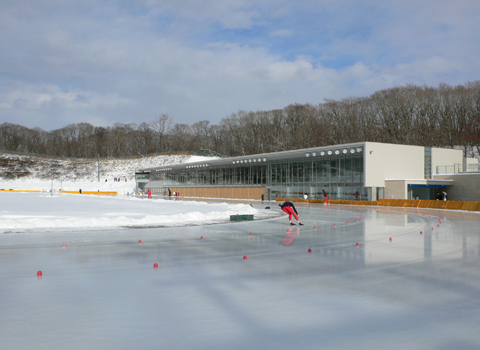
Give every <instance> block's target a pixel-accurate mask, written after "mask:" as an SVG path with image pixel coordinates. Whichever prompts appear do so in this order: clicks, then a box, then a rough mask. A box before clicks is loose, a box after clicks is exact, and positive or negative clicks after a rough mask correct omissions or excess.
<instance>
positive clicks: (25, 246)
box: [0, 202, 480, 349]
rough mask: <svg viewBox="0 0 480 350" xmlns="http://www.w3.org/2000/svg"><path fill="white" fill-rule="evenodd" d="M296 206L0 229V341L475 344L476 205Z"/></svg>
mask: <svg viewBox="0 0 480 350" xmlns="http://www.w3.org/2000/svg"><path fill="white" fill-rule="evenodd" d="M2 206H3V202H2ZM254 206H255V207H256V208H259V207H260V205H259V204H258V203H254ZM272 207H273V206H272ZM298 209H299V212H300V215H301V219H302V221H303V222H304V223H305V226H302V227H299V226H293V227H290V226H289V225H288V219H287V218H286V217H285V216H283V217H281V218H275V219H269V220H263V221H253V222H242V223H225V224H218V225H206V226H192V227H163V228H142V229H122V230H117V229H112V230H105V231H90V230H84V231H77V232H63V231H61V230H60V231H59V230H53V231H52V232H42V233H34V232H29V233H5V234H1V235H0V277H1V280H0V283H1V284H0V349H86V348H90V349H478V348H480V335H479V334H480V322H479V321H480V320H479V318H480V264H479V263H480V241H479V238H478V236H479V231H480V230H479V228H478V227H479V221H480V216H479V215H478V214H474V213H464V212H454V211H440V210H416V209H410V210H407V209H396V208H395V209H393V210H392V208H375V207H371V208H367V207H352V208H350V207H349V206H329V207H328V208H325V207H324V206H314V205H310V206H301V205H299V206H298ZM2 210H3V208H2ZM357 213H358V214H357ZM362 215H363V216H362ZM357 219H358V222H357ZM440 221H441V222H442V223H441V224H440ZM348 222H350V224H348ZM334 224H336V227H334ZM438 225H440V226H438ZM315 227H316V229H315ZM432 228H434V230H432ZM420 231H422V234H420ZM250 233H252V235H250ZM201 236H203V239H200V237H201ZM390 238H392V240H391V241H390ZM139 240H142V243H141V244H139V242H138V241H139ZM63 243H66V246H65V248H62V244H63ZM356 243H359V246H358V247H357V245H356ZM309 248H310V249H311V250H312V252H311V253H308V249H309ZM244 256H247V260H244V259H243V257H244ZM155 263H157V264H158V269H154V267H153V266H154V264H155ZM39 270H41V271H42V272H43V277H42V278H41V279H38V278H37V271H39Z"/></svg>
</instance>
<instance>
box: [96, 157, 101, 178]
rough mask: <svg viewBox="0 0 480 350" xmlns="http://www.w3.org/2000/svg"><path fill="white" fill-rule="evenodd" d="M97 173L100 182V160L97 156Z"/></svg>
mask: <svg viewBox="0 0 480 350" xmlns="http://www.w3.org/2000/svg"><path fill="white" fill-rule="evenodd" d="M97 173H98V182H100V158H99V156H98V154H97Z"/></svg>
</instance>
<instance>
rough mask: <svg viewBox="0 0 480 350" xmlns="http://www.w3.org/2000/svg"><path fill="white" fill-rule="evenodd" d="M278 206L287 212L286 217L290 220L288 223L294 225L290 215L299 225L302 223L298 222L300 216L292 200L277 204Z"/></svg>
mask: <svg viewBox="0 0 480 350" xmlns="http://www.w3.org/2000/svg"><path fill="white" fill-rule="evenodd" d="M279 206H280V208H282V210H283V211H284V212H285V213H287V214H288V219H289V220H290V225H295V224H294V223H293V221H292V215H293V216H294V217H295V219H297V221H298V224H299V225H303V224H302V223H301V222H300V218H299V216H298V212H297V209H295V206H294V205H293V203H292V202H284V203H283V204H279Z"/></svg>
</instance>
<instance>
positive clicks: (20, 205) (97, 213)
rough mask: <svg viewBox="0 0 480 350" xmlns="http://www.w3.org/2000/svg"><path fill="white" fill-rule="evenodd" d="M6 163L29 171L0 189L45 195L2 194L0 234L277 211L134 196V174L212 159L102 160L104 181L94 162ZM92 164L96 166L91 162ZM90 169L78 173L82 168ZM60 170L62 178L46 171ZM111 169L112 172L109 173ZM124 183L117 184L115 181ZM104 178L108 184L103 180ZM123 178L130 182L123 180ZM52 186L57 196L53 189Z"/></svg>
mask: <svg viewBox="0 0 480 350" xmlns="http://www.w3.org/2000/svg"><path fill="white" fill-rule="evenodd" d="M0 159H1V160H2V161H3V164H4V165H5V167H6V166H8V167H9V169H6V170H5V171H6V172H8V171H11V170H12V168H19V167H21V169H17V172H19V171H24V172H28V173H29V175H28V176H23V177H21V178H18V179H0V189H5V190H10V189H13V190H36V191H43V192H42V193H22V192H18V193H10V192H0V232H3V233H5V232H10V233H12V232H17V233H18V232H49V231H51V232H54V231H63V232H65V231H66V232H72V231H79V230H83V229H89V230H113V229H119V228H132V227H135V228H140V227H172V226H189V225H208V224H214V223H222V222H227V221H229V219H230V215H236V214H249V215H254V217H255V219H265V218H269V217H272V216H276V215H278V213H275V212H272V211H270V210H265V209H261V208H253V207H252V206H250V205H247V204H241V203H234V204H232V203H207V202H204V201H183V200H174V199H168V197H154V198H153V199H147V198H146V197H144V196H135V195H134V194H133V192H134V190H135V181H134V178H135V170H136V169H139V168H141V167H154V166H161V165H166V164H176V163H180V162H197V161H205V160H209V159H212V158H211V157H199V156H185V155H171V156H156V157H148V158H139V159H123V160H120V159H117V160H108V161H102V166H101V168H103V169H105V171H103V172H101V181H98V168H97V167H96V165H95V161H82V160H57V159H49V158H40V157H32V156H19V155H11V154H1V155H0ZM92 162H93V163H92ZM87 165H90V168H89V170H88V169H87V170H86V171H84V172H83V173H82V176H80V175H79V173H80V171H79V169H80V168H82V167H85V166H87ZM52 168H54V169H57V170H59V172H60V173H61V175H57V176H53V180H52V179H51V176H49V175H48V172H49V171H51V169H52ZM106 169H108V171H107V170H106ZM115 177H118V178H120V181H114V178H115ZM105 179H106V180H107V181H106V182H105ZM125 179H126V180H127V181H125ZM52 187H53V190H54V192H53V196H52V195H51V193H49V191H50V190H51V189H52ZM59 189H62V190H64V191H75V192H79V190H80V189H82V191H84V192H85V191H114V192H118V194H119V196H118V197H117V196H113V197H110V196H96V195H85V194H82V195H80V194H64V193H58V192H57V191H58V190H59Z"/></svg>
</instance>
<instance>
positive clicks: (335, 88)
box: [0, 0, 480, 129]
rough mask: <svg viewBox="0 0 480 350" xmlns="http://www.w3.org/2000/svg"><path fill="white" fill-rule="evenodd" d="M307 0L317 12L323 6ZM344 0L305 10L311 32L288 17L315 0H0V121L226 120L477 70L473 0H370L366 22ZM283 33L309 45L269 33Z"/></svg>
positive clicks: (467, 76)
mask: <svg viewBox="0 0 480 350" xmlns="http://www.w3.org/2000/svg"><path fill="white" fill-rule="evenodd" d="M307 3H308V4H309V6H311V7H310V8H307V10H309V12H313V9H315V6H317V7H318V8H320V5H319V3H318V2H307ZM347 3H348V4H349V5H351V6H350V7H353V9H351V10H347V11H346V10H345V9H346V8H349V7H348V6H347V4H346V3H345V2H344V3H342V4H340V5H335V4H336V3H335V2H328V1H327V2H321V3H320V4H321V6H323V7H322V11H323V12H322V14H324V12H325V11H327V10H330V11H331V12H328V13H327V12H325V16H327V15H328V16H330V15H333V17H332V18H326V19H323V18H315V21H314V22H308V21H310V20H311V19H310V18H309V17H308V16H306V17H305V19H303V17H302V20H305V21H306V22H307V23H306V24H307V25H306V27H307V28H308V29H309V30H310V28H311V30H312V33H310V32H309V31H308V30H307V31H305V29H302V28H301V27H300V26H295V25H292V23H295V21H298V18H300V17H299V16H300V15H302V14H304V13H302V11H303V10H305V9H306V8H305V7H302V6H307V5H305V4H304V3H289V2H288V1H281V2H280V3H279V4H278V6H277V5H275V2H273V1H272V2H270V1H261V2H259V3H258V5H257V2H254V1H220V0H215V1H211V2H206V3H199V2H197V1H193V0H190V1H186V2H178V1H176V2H173V1H172V2H166V1H158V2H157V1H149V2H147V4H148V6H149V7H147V8H138V6H133V5H130V7H129V8H122V7H118V6H119V5H117V4H116V3H111V2H103V1H92V2H91V3H90V7H88V8H87V7H83V6H82V5H78V6H76V7H71V4H70V5H69V4H68V3H64V2H58V3H51V5H50V6H51V7H49V8H47V7H44V5H42V4H41V3H39V2H31V3H30V6H22V5H18V4H17V3H13V2H12V3H11V5H10V7H8V6H6V5H4V4H0V52H1V55H0V74H1V75H0V77H1V78H2V79H1V80H0V120H2V121H9V122H14V123H20V124H23V125H26V126H29V127H34V126H40V127H42V128H45V129H51V128H56V127H61V126H63V125H66V124H69V123H72V122H82V121H87V122H89V121H92V123H93V122H95V123H97V125H98V123H101V124H103V125H111V124H113V123H114V122H143V121H149V120H152V119H154V118H155V117H156V116H157V115H158V114H160V113H168V114H170V115H171V116H172V117H174V118H175V120H176V121H177V122H182V123H193V122H195V121H198V120H202V119H209V120H210V121H211V122H212V123H217V122H218V121H219V120H220V119H221V118H223V117H225V116H227V115H229V114H230V113H232V112H235V111H237V110H238V109H244V110H258V109H274V108H282V107H284V106H286V105H288V104H290V103H295V102H299V103H305V102H310V103H319V102H322V101H323V99H324V98H336V99H338V98H343V97H347V96H364V95H369V94H371V93H373V92H375V90H377V89H382V88H387V87H391V86H394V85H401V84H407V83H412V82H413V83H420V84H424V83H425V84H438V83H439V82H441V81H445V82H446V83H449V84H459V83H464V82H466V81H468V80H476V79H480V73H479V72H480V66H479V65H480V63H479V62H478V60H477V59H476V58H477V57H478V54H480V52H479V47H480V45H479V43H478V40H477V38H476V37H475V34H473V33H476V32H478V31H480V26H479V24H478V23H479V22H480V21H474V19H475V18H477V17H478V14H479V13H480V11H479V10H478V6H472V7H473V8H472V9H471V10H470V11H467V8H468V6H466V5H465V3H462V2H460V4H459V5H456V6H459V7H460V8H461V9H454V8H452V7H451V6H450V5H448V4H447V5H448V6H447V5H446V10H445V11H444V12H446V11H450V10H451V11H452V16H451V17H449V16H448V15H447V14H446V13H444V12H442V11H440V10H438V9H436V8H435V9H433V8H429V7H425V6H424V7H423V8H422V6H420V5H418V3H417V2H415V4H417V5H414V4H413V3H411V2H408V1H407V2H406V3H402V4H399V3H392V2H388V1H387V2H384V3H382V5H381V6H376V5H375V4H374V3H372V4H374V5H375V6H372V7H371V10H372V11H373V10H376V9H377V7H378V11H379V14H381V15H382V14H384V13H389V14H390V13H391V15H388V16H386V17H381V16H380V15H378V16H375V15H374V14H371V13H368V15H369V16H370V17H368V18H367V20H368V21H365V20H364V19H363V16H367V15H366V14H365V13H362V12H361V11H360V10H359V9H358V7H359V6H360V5H358V4H357V5H356V4H355V3H353V2H348V1H347ZM366 4H368V2H366ZM370 5H371V4H370ZM333 6H336V7H335V8H334V9H333V10H332V8H333ZM415 6H416V8H417V9H418V10H417V11H414V9H415ZM287 9H288V11H287ZM385 9H387V10H388V11H386V12H385ZM310 10H311V11H310ZM340 10H342V11H343V12H344V16H342V17H335V15H336V12H335V11H340ZM361 10H362V11H366V12H368V11H367V10H365V9H363V8H362V9H361ZM295 11H296V12H295ZM332 11H333V12H332ZM382 11H383V12H382ZM430 14H433V15H435V16H436V17H435V18H433V17H434V16H431V15H430ZM272 16H273V17H272ZM312 17H316V16H312ZM272 18H273V19H272ZM345 18H347V19H348V20H340V19H345ZM350 25H351V27H349V26H350ZM442 25H443V26H442ZM314 29H315V31H314ZM250 30H251V31H250ZM463 31H465V33H463ZM225 33H226V34H225ZM241 33H246V34H241ZM256 33H263V34H262V35H263V37H259V36H258V35H260V34H258V35H257V34H256ZM359 33H360V34H359ZM439 33H442V34H439ZM293 35H295V42H292V41H291V40H290V41H289V38H290V37H292V36H293ZM272 36H276V37H281V38H282V39H281V40H271V37H272ZM235 39H238V40H237V41H235ZM283 40H285V41H289V42H292V43H293V44H297V41H298V42H300V43H303V44H302V45H303V46H301V45H300V44H299V45H298V46H294V47H291V46H289V45H286V46H285V47H278V46H269V45H271V44H270V42H279V41H283ZM310 48H314V49H315V50H316V51H315V50H313V49H312V50H310ZM297 51H298V52H297ZM292 57H293V58H292ZM327 58H328V60H327Z"/></svg>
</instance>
